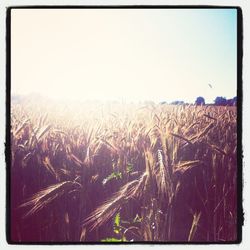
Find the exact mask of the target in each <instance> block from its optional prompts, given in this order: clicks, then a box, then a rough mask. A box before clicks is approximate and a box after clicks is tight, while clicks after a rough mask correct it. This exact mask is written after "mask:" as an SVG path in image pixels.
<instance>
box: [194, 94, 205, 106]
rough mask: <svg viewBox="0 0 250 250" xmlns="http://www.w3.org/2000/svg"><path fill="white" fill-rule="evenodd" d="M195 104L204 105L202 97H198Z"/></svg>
mask: <svg viewBox="0 0 250 250" xmlns="http://www.w3.org/2000/svg"><path fill="white" fill-rule="evenodd" d="M195 104H196V105H205V99H204V98H203V97H202V96H199V97H197V98H196V101H195Z"/></svg>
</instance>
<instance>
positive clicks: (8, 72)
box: [5, 5, 244, 245]
mask: <svg viewBox="0 0 250 250" xmlns="http://www.w3.org/2000/svg"><path fill="white" fill-rule="evenodd" d="M93 8H94V9H96V8H97V9H107V8H109V9H122V8H125V9H156V8H161V9H182V8H183V9H204V8H209V9H213V8H217V9H236V10H237V162H238V166H237V167H238V173H237V186H238V190H237V195H238V200H237V215H238V218H237V239H236V240H235V241H234V242H232V241H230V242H224V243H221V242H209V243H205V242H190V243H187V242H183V243H181V242H169V243H168V242H134V243H133V244H135V245H137V244H188V245H190V244H191V245H194V244H202V245H203V244H225V243H226V244H235V243H241V242H242V226H243V225H244V212H243V206H242V201H243V200H242V188H243V185H242V178H243V173H242V158H243V150H242V104H243V95H242V94H243V83H242V58H243V17H242V9H241V8H240V7H238V6H211V5H210V6H209V5H206V6H205V5H189V6H188V5H186V6H185V5H178V6H177V5H173V6H166V5H165V6H164V5H151V6H150V5H129V6H128V5H123V6H122V5H120V6H119V5H112V6H107V5H106V6H101V5H99V6H98V5H96V6H94V5H89V6H72V5H69V6H45V5H43V6H42V5H41V6H10V7H7V8H6V93H5V96H6V128H5V133H6V135H5V162H6V240H7V242H8V244H21V245H30V244H31V245H34V244H39V245H51V244H52V245H53V244H60V245H68V244H72V245H79V244H81V245H82V244H83V245H84V244H85V245H94V244H96V245H105V244H107V243H101V242H85V243H81V242H79V243H76V242H65V243H62V242H36V243H35V242H26V243H18V242H13V241H12V240H11V216H10V214H11V211H10V210H11V193H10V182H11V170H10V167H11V133H10V129H11V10H12V9H93ZM120 244H122V245H129V244H130V243H127V244H126V243H125V244H124V243H120ZM120 244H119V243H118V245H120ZM108 245H117V243H108Z"/></svg>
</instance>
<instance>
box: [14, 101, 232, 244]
mask: <svg viewBox="0 0 250 250" xmlns="http://www.w3.org/2000/svg"><path fill="white" fill-rule="evenodd" d="M236 118H237V114H236V108H235V107H216V106H193V105H182V106H174V105H173V106H171V105H153V104H146V105H139V104H123V105H122V104H119V103H112V104H111V103H110V104H105V105H104V104H101V103H99V104H98V103H88V104H87V103H81V104H74V105H72V106H67V105H59V104H56V103H52V102H51V103H45V102H44V103H42V104H41V103H40V104H37V105H36V104H35V103H28V102H26V103H22V104H13V105H12V110H11V172H10V174H11V239H12V240H13V241H16V242H19V241H20V242H34V241H36V242H52V241H53V242H63V241H68V242H79V241H101V240H103V241H113V242H114V241H160V242H170V241H178V242H179V241H202V242H204V241H209V242H219V241H234V240H236V239H237V124H236Z"/></svg>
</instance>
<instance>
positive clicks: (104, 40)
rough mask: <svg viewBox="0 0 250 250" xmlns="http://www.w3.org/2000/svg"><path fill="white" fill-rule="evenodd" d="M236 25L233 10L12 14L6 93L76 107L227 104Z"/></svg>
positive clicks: (232, 92)
mask: <svg viewBox="0 0 250 250" xmlns="http://www.w3.org/2000/svg"><path fill="white" fill-rule="evenodd" d="M236 19H237V13H236V10H234V9H224V10H222V9H193V10H192V9H186V10H185V9H68V10H67V9H13V10H12V14H11V89H12V90H11V91H12V93H13V94H28V93H32V92H36V93H40V94H42V95H47V96H49V97H56V98H67V99H74V98H76V99H81V100H85V99H101V100H128V101H131V100H132V101H143V100H154V101H164V100H165V101H173V100H184V101H189V102H193V101H194V100H195V99H196V97H197V96H200V95H201V96H203V97H205V99H206V101H207V102H212V101H213V100H214V99H215V97H216V96H225V97H227V98H230V97H233V96H236V85H237V79H236V72H237V68H236V63H237V60H236V59H237V58H236V55H237V54H236V52H237V51H236V50H237V44H236V42H237V22H236ZM208 84H211V85H212V88H210V87H209V85H208Z"/></svg>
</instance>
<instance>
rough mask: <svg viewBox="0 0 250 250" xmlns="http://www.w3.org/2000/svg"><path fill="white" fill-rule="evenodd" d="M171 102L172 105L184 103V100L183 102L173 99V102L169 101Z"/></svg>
mask: <svg viewBox="0 0 250 250" xmlns="http://www.w3.org/2000/svg"><path fill="white" fill-rule="evenodd" d="M171 104H172V105H183V104H185V102H183V101H173V102H171Z"/></svg>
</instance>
